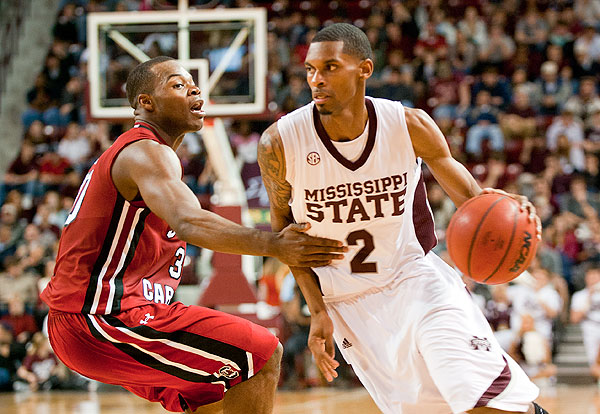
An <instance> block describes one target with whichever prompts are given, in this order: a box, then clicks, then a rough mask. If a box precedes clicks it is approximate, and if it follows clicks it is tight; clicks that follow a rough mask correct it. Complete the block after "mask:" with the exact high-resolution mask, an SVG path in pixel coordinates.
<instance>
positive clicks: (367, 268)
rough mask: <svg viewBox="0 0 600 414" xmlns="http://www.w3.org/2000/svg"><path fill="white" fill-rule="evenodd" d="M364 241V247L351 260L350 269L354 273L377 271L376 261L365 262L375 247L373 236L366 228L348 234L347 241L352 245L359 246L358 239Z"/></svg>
mask: <svg viewBox="0 0 600 414" xmlns="http://www.w3.org/2000/svg"><path fill="white" fill-rule="evenodd" d="M359 240H362V241H363V247H362V249H360V250H359V251H358V252H357V253H356V255H355V256H354V257H353V258H352V261H351V262H350V269H351V270H352V273H377V263H376V262H365V260H366V259H367V257H368V256H369V254H371V252H372V251H373V250H374V249H375V243H374V242H373V236H372V235H371V233H369V232H368V231H366V230H356V231H353V232H352V233H350V234H348V237H347V238H346V241H347V242H348V244H349V245H350V246H357V245H358V241H359Z"/></svg>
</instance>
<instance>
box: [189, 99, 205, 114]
mask: <svg viewBox="0 0 600 414" xmlns="http://www.w3.org/2000/svg"><path fill="white" fill-rule="evenodd" d="M203 104H204V102H203V101H202V100H199V101H196V102H195V103H194V104H193V105H192V106H191V107H190V112H191V113H193V114H194V115H197V116H204V115H205V114H206V113H205V112H204V111H203V110H202V105H203Z"/></svg>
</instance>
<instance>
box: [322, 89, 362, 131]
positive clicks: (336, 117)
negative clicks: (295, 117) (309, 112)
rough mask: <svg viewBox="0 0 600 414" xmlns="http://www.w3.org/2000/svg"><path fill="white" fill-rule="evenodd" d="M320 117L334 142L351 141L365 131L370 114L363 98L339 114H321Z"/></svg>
mask: <svg viewBox="0 0 600 414" xmlns="http://www.w3.org/2000/svg"><path fill="white" fill-rule="evenodd" d="M319 117H320V118H321V123H322V124H323V127H324V128H325V131H327V134H328V135H329V137H330V138H331V140H332V141H349V140H353V139H355V138H357V137H359V136H360V134H362V132H363V131H364V130H365V125H366V124H367V120H368V119H369V114H368V112H367V107H366V105H365V100H364V97H363V98H362V99H361V100H360V101H358V100H357V101H356V102H354V103H353V104H351V105H348V106H346V107H344V109H342V110H341V111H340V112H338V113H335V114H330V115H322V114H319Z"/></svg>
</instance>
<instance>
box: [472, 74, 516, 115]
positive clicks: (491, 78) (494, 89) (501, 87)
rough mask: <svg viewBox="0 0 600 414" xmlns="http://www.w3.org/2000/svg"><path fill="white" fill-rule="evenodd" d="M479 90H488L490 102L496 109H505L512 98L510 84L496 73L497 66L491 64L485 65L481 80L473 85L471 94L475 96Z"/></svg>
mask: <svg viewBox="0 0 600 414" xmlns="http://www.w3.org/2000/svg"><path fill="white" fill-rule="evenodd" d="M480 91H488V92H489V93H490V96H491V98H492V99H491V102H490V103H491V104H492V105H494V106H495V107H496V108H498V109H502V110H505V109H506V108H508V106H509V105H510V102H511V100H512V94H511V90H510V84H509V83H508V82H507V81H506V79H504V78H503V77H501V76H500V75H499V74H498V68H496V67H495V66H492V65H488V66H486V67H485V69H484V70H483V72H482V73H481V80H480V81H478V82H476V83H475V84H474V85H473V88H472V92H471V94H472V96H473V97H476V96H477V94H478V93H479V92H480Z"/></svg>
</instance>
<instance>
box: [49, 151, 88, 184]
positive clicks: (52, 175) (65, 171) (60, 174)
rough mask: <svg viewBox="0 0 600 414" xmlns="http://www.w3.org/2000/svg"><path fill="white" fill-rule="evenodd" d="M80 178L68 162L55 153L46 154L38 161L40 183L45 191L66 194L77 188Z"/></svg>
mask: <svg viewBox="0 0 600 414" xmlns="http://www.w3.org/2000/svg"><path fill="white" fill-rule="evenodd" d="M79 181H80V178H79V175H78V174H77V172H75V170H74V169H73V167H72V166H71V164H70V163H69V161H68V160H67V159H66V158H64V157H62V156H60V155H59V154H58V153H56V152H53V151H51V152H47V153H46V154H44V156H43V157H42V158H41V159H40V183H41V185H42V187H43V189H44V192H45V191H49V190H53V191H58V192H67V191H68V190H69V189H70V190H71V191H73V188H75V189H76V188H77V184H78V183H79Z"/></svg>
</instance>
